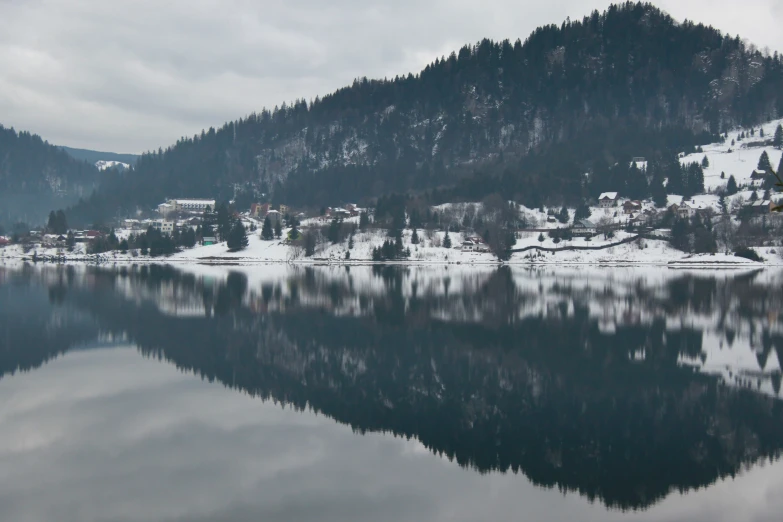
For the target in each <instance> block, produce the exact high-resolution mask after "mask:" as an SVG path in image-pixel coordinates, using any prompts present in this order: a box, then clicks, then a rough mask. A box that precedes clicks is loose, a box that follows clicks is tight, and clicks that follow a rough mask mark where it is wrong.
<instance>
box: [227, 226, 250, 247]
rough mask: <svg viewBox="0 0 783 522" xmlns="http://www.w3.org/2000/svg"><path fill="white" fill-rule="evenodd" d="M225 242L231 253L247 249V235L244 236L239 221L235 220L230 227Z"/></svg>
mask: <svg viewBox="0 0 783 522" xmlns="http://www.w3.org/2000/svg"><path fill="white" fill-rule="evenodd" d="M226 242H227V244H228V249H229V251H231V252H237V251H239V250H243V249H244V248H246V247H247V244H248V241H247V234H245V227H244V225H242V222H241V221H239V220H237V221H236V222H235V223H234V225H233V226H232V227H231V230H230V231H229V233H228V237H227V238H226Z"/></svg>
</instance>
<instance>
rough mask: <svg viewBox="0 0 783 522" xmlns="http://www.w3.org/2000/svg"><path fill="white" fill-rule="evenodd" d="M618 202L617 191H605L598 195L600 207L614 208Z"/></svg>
mask: <svg viewBox="0 0 783 522" xmlns="http://www.w3.org/2000/svg"><path fill="white" fill-rule="evenodd" d="M616 203H617V192H604V193H603V194H601V195H600V196H598V206H599V207H600V208H612V207H614V206H615V204H616Z"/></svg>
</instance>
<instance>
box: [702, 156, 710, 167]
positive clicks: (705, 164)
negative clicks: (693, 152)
mask: <svg viewBox="0 0 783 522" xmlns="http://www.w3.org/2000/svg"><path fill="white" fill-rule="evenodd" d="M701 166H702V168H705V169H706V168H707V167H709V166H710V160H709V159H708V158H707V156H704V158H702V160H701Z"/></svg>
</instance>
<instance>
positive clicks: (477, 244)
mask: <svg viewBox="0 0 783 522" xmlns="http://www.w3.org/2000/svg"><path fill="white" fill-rule="evenodd" d="M461 250H462V251H463V252H489V246H487V244H486V243H484V240H482V239H481V238H480V237H466V238H465V240H464V241H463V242H462V246H461Z"/></svg>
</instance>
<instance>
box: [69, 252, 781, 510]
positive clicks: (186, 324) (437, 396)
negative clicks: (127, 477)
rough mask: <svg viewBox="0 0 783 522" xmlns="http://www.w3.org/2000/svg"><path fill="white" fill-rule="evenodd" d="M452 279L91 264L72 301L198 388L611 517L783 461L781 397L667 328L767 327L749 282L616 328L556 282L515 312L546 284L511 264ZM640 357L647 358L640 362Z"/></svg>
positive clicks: (651, 305)
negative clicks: (750, 383)
mask: <svg viewBox="0 0 783 522" xmlns="http://www.w3.org/2000/svg"><path fill="white" fill-rule="evenodd" d="M446 277H449V283H448V287H449V289H448V292H445V291H436V290H435V289H436V288H441V289H443V288H444V287H445V286H446V283H445V277H444V281H442V282H440V284H437V285H435V284H430V283H428V282H426V281H422V282H416V284H410V285H409V284H408V282H410V274H409V273H408V272H406V271H405V270H399V269H396V268H388V267H387V268H376V269H374V271H373V275H372V278H374V280H375V281H380V282H381V283H382V284H381V288H382V290H381V291H380V292H375V293H372V292H369V291H368V292H364V293H363V292H361V291H358V290H357V287H356V286H352V285H353V283H352V280H351V278H350V277H349V276H346V277H345V278H341V279H340V278H338V279H335V278H327V277H324V276H323V274H322V273H321V272H319V271H318V270H316V269H306V270H302V271H299V272H297V273H296V275H295V276H292V277H290V278H288V279H287V280H284V281H279V282H276V283H268V284H264V285H260V286H259V288H257V289H255V288H252V287H251V285H249V284H248V281H247V279H246V278H245V277H244V276H242V275H241V274H239V273H234V274H230V275H229V277H228V279H227V280H226V282H225V283H221V284H208V283H207V282H205V281H201V280H197V279H194V278H192V277H187V276H185V275H183V274H182V273H180V272H178V271H174V270H171V269H164V268H159V267H149V268H148V269H146V270H134V271H126V272H125V273H121V272H108V271H106V272H103V271H99V270H96V271H94V272H91V273H90V275H89V277H88V278H87V280H88V281H89V282H90V285H89V286H87V285H80V284H74V285H72V286H70V287H68V289H67V291H66V292H65V293H64V294H63V295H64V297H63V299H65V301H66V303H67V304H68V305H69V306H71V307H75V308H78V309H81V310H85V311H89V313H90V314H91V315H92V316H93V317H94V318H95V319H96V320H97V322H98V323H99V324H100V325H101V327H102V328H104V329H108V330H111V331H115V332H127V333H128V334H129V336H130V338H131V339H132V340H133V341H134V342H136V343H137V344H138V345H139V347H140V349H141V351H142V352H143V353H145V354H147V355H151V356H154V357H161V358H165V359H167V360H169V361H171V362H173V363H174V364H176V365H177V366H178V367H179V368H181V369H183V370H185V371H192V372H194V373H196V374H198V375H201V376H202V378H205V379H209V380H210V381H212V380H219V381H221V382H223V383H224V384H226V385H228V386H231V387H235V388H237V389H241V390H243V391H246V392H248V393H250V394H252V395H255V396H259V397H263V398H268V399H273V400H275V401H280V402H284V403H287V404H291V405H293V406H295V407H297V408H313V409H314V410H316V411H319V412H322V413H324V414H326V415H329V416H331V417H333V418H334V419H336V420H338V421H340V422H344V423H347V424H350V425H351V426H352V427H353V428H354V429H355V430H357V431H359V432H365V431H391V432H393V433H395V434H397V435H401V436H412V437H417V438H418V439H419V440H421V442H422V443H423V444H424V445H426V446H427V447H428V448H429V449H430V450H432V451H433V452H435V453H439V454H443V455H446V456H448V457H449V458H452V459H456V460H457V461H458V462H459V463H460V464H461V465H463V466H468V467H472V468H474V469H476V470H479V471H481V472H487V471H491V470H501V471H514V472H522V473H524V474H525V475H527V476H528V477H529V478H530V479H531V480H532V481H534V482H535V483H537V484H541V485H546V486H551V487H554V486H557V487H559V488H561V489H565V490H574V491H578V492H579V493H580V494H583V495H586V496H588V497H590V498H597V499H600V500H602V501H603V502H605V503H607V504H608V505H612V506H618V507H623V508H643V507H646V506H649V505H650V504H651V503H653V502H655V501H656V500H657V499H660V498H662V497H663V496H665V495H666V494H667V493H669V492H670V491H673V490H688V489H691V488H695V487H700V486H704V485H707V484H710V483H712V482H714V481H715V480H717V479H718V478H719V477H722V476H726V475H732V474H734V473H736V472H738V471H739V470H740V469H742V466H743V465H747V464H750V463H753V462H756V461H757V460H759V459H761V458H765V457H771V456H775V457H777V456H778V455H779V452H780V448H781V446H783V422H781V421H783V405H782V404H781V402H780V401H777V400H774V399H772V398H768V397H765V396H763V395H760V394H756V393H753V392H751V391H748V390H743V389H735V388H730V387H727V386H724V385H723V384H721V382H720V381H719V380H718V379H716V378H714V377H710V376H706V375H701V374H698V373H695V372H694V371H693V370H691V369H689V368H686V367H682V366H679V365H678V360H679V359H680V358H681V357H687V358H697V357H699V355H700V354H701V352H702V332H701V331H700V330H698V329H696V328H680V329H678V330H675V331H671V330H668V331H667V328H666V320H665V318H666V317H667V314H675V315H676V314H683V313H690V311H695V310H698V311H701V312H709V313H713V312H715V313H716V314H717V316H718V317H719V321H723V322H724V324H725V325H729V324H731V325H733V327H735V328H736V329H739V328H740V326H739V325H738V321H743V320H744V321H756V320H757V319H758V317H759V315H758V314H759V313H768V312H769V310H770V309H772V308H774V302H771V301H773V300H774V299H775V298H774V297H773V296H772V295H769V296H768V297H767V298H766V299H768V302H767V303H766V304H764V305H763V306H761V307H760V308H751V309H750V310H746V308H745V307H746V306H752V305H746V304H745V303H744V302H743V299H744V298H745V297H744V296H745V295H746V293H748V295H749V291H748V290H747V288H746V287H748V286H751V287H752V286H754V283H753V280H752V278H751V279H748V280H746V281H744V282H743V281H741V280H740V281H733V282H731V283H726V284H723V283H721V284H718V283H717V282H716V281H714V280H713V281H710V280H709V279H707V280H705V279H695V278H692V277H691V276H683V278H678V279H677V281H676V282H672V283H671V284H670V285H669V286H668V294H667V295H666V296H663V297H662V296H661V295H659V294H654V293H653V292H649V291H648V290H647V289H645V288H638V289H635V290H634V292H633V294H631V297H629V294H626V295H625V296H623V297H619V295H616V296H615V297H610V296H603V297H601V299H607V300H612V299H614V300H628V299H631V300H636V301H638V302H634V307H635V308H638V307H646V309H647V311H648V312H649V313H650V314H652V315H653V316H655V318H654V319H653V320H652V321H648V322H645V321H637V320H629V321H627V322H625V323H623V322H620V323H619V324H618V326H617V328H616V329H614V330H613V331H611V332H606V331H604V330H602V329H601V328H599V324H598V320H597V319H596V318H595V317H594V316H593V315H591V312H590V309H589V306H588V305H589V303H590V301H591V299H599V296H591V295H580V294H579V292H578V291H576V290H575V289H573V288H569V287H568V285H565V284H560V283H558V286H557V288H554V287H550V288H548V289H547V292H544V294H546V297H547V298H548V299H550V300H551V303H554V304H553V305H552V306H551V307H548V308H547V313H543V312H542V313H541V314H538V315H536V314H529V313H528V314H526V313H521V312H522V311H523V310H526V307H527V305H528V304H530V303H535V302H537V300H538V299H540V298H541V295H542V294H541V292H540V290H539V289H538V288H534V289H532V290H525V289H523V288H522V287H520V286H519V285H517V284H516V283H515V281H514V278H513V274H512V273H511V271H510V270H508V269H501V270H498V271H496V272H494V273H492V274H491V275H490V276H488V277H486V278H483V279H480V280H479V279H477V280H475V281H470V282H465V281H457V279H455V277H454V276H446ZM457 282H459V283H460V284H455V283H457ZM727 284H728V285H731V286H728V287H727V286H726V285H727ZM126 287H130V288H131V291H130V292H127V294H123V293H122V292H120V291H118V289H121V288H126ZM615 291H616V290H615ZM357 294H358V295H357ZM139 296H143V297H144V298H143V299H141V300H139V299H138V297H139ZM161 296H166V299H183V300H192V301H194V302H197V303H202V302H203V303H204V304H205V305H206V306H205V307H204V308H205V310H206V311H207V312H206V313H205V314H204V315H203V316H200V317H172V316H169V315H166V314H164V313H162V312H161V310H160V307H159V306H158V304H159V303H158V301H160V299H162V297H161ZM634 296H635V297H634ZM211 310H214V314H212V313H210V312H209V311H211ZM347 311H350V312H351V313H347ZM454 317H457V318H473V319H471V320H468V319H464V320H463V319H459V320H455V319H453V318H454ZM475 318H477V319H475ZM766 339H767V340H766V341H765V343H766V345H769V346H770V350H772V349H775V346H779V344H778V345H776V344H775V343H776V342H777V341H776V340H775V339H774V335H772V334H768V335H767V337H766ZM639 350H644V352H645V358H644V359H643V360H634V359H633V358H632V357H630V355H631V354H634V353H636V352H637V351H639ZM778 382H779V377H778Z"/></svg>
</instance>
